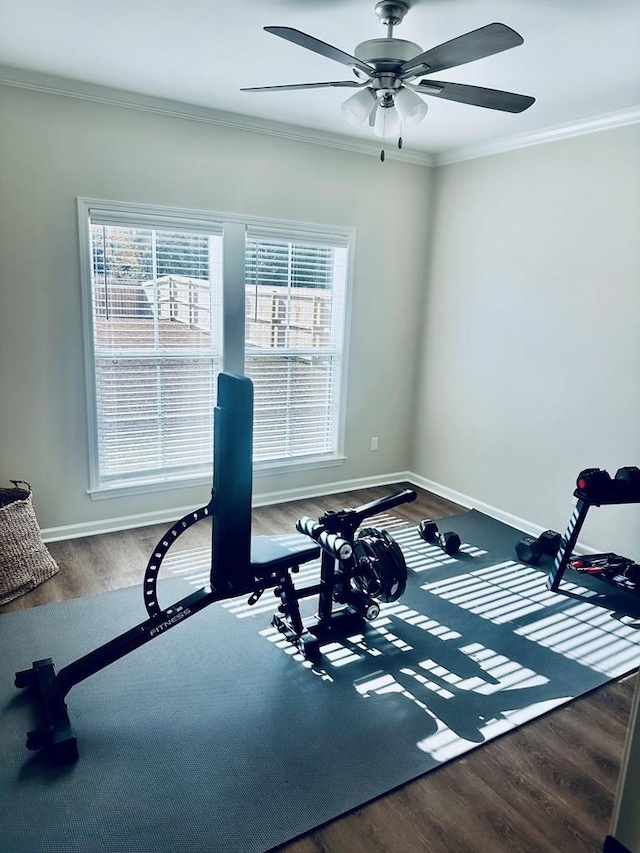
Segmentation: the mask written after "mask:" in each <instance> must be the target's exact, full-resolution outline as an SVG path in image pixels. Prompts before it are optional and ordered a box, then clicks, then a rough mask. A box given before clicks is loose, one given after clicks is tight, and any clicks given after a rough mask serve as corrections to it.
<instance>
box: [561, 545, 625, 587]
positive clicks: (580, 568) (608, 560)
mask: <svg viewBox="0 0 640 853" xmlns="http://www.w3.org/2000/svg"><path fill="white" fill-rule="evenodd" d="M569 568H571V569H574V570H575V571H576V572H582V573H584V574H587V575H591V576H592V577H597V578H600V579H601V580H604V581H607V583H610V584H611V585H612V586H615V587H618V588H619V589H625V590H629V591H631V592H640V565H638V563H636V562H635V561H634V560H632V559H631V558H630V557H622V556H621V555H620V554H614V553H612V552H608V553H606V554H587V555H584V556H581V557H576V558H575V559H572V560H570V561H569Z"/></svg>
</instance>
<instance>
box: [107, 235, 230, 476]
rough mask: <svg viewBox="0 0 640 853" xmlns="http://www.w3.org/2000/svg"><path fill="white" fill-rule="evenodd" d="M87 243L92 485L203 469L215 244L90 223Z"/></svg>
mask: <svg viewBox="0 0 640 853" xmlns="http://www.w3.org/2000/svg"><path fill="white" fill-rule="evenodd" d="M90 234H91V258H92V275H91V290H92V306H93V350H94V364H95V392H96V394H95V396H96V415H97V443H98V448H97V450H98V465H99V479H100V481H101V482H102V483H108V482H110V481H114V480H123V479H128V478H140V477H145V478H148V477H153V476H154V475H155V476H157V475H160V474H162V475H163V476H166V475H167V474H171V473H174V474H184V473H185V472H189V471H191V470H193V471H197V470H198V469H201V468H202V467H203V466H204V467H207V466H209V467H210V465H211V453H212V417H211V414H212V410H213V406H214V405H215V398H216V390H215V389H216V378H217V374H218V372H219V371H220V369H221V340H222V329H221V303H220V292H221V258H222V245H221V236H220V235H219V234H217V235H216V234H210V235H207V234H200V233H189V232H186V231H176V230H170V229H164V230H162V229H158V228H146V227H135V226H130V225H127V226H120V225H113V224H106V223H101V222H99V221H98V222H96V221H92V222H91V228H90Z"/></svg>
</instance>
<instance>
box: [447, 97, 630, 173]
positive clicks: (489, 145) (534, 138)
mask: <svg viewBox="0 0 640 853" xmlns="http://www.w3.org/2000/svg"><path fill="white" fill-rule="evenodd" d="M638 122H640V107H631V108H629V109H625V110H617V111H616V112H612V113H606V114H604V115H600V116H592V117H590V118H587V119H581V120H580V121H575V122H568V123H566V124H557V125H553V126H551V127H547V128H543V129H542V130H537V131H534V132H533V133H522V134H519V135H518V136H510V137H506V138H504V139H499V140H496V141H495V142H486V143H480V144H474V145H465V146H463V147H461V148H453V149H450V150H449V151H443V152H442V153H440V154H436V155H435V156H434V161H435V162H434V164H433V165H434V166H449V165H451V164H452V163H461V162H463V161H464V160H477V159H479V158H480V157H490V156H492V155H493V154H504V153H506V152H507V151H516V150H518V149H519V148H530V147H532V146H534V145H544V144H546V143H547V142H558V141H559V140H561V139H571V138H572V137H574V136H584V135H585V134H588V133H597V132H598V131H600V130H612V129H613V128H616V127H625V126H626V125H629V124H637V123H638Z"/></svg>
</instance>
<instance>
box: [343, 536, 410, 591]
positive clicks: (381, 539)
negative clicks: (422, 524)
mask: <svg viewBox="0 0 640 853" xmlns="http://www.w3.org/2000/svg"><path fill="white" fill-rule="evenodd" d="M353 554H354V563H355V570H354V572H353V575H352V577H353V582H354V584H355V585H356V588H357V589H359V590H360V591H361V592H364V593H366V594H367V595H370V596H372V598H376V599H378V600H379V601H384V602H391V601H397V600H398V599H399V598H400V596H401V595H402V593H403V592H404V591H405V589H406V586H407V565H406V563H405V561H404V557H403V555H402V551H401V550H400V546H399V545H398V543H397V542H396V541H395V540H394V539H393V538H392V537H391V536H390V535H389V534H388V533H387V532H386V530H378V529H377V528H375V527H364V528H363V529H362V530H361V531H360V532H359V533H358V535H357V537H356V539H355V540H354V543H353Z"/></svg>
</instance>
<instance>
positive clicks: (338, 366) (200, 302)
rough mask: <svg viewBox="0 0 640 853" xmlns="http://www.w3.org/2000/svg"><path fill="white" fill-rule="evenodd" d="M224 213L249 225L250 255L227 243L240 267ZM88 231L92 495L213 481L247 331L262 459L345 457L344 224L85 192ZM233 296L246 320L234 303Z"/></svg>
mask: <svg viewBox="0 0 640 853" xmlns="http://www.w3.org/2000/svg"><path fill="white" fill-rule="evenodd" d="M228 222H231V223H232V225H233V226H235V227H236V228H237V226H238V225H241V226H242V227H243V231H240V235H241V236H240V239H241V240H242V239H243V238H242V233H244V234H245V237H244V252H243V253H241V254H242V255H243V256H242V257H240V256H239V255H238V253H237V252H236V253H235V254H234V252H233V251H232V246H231V245H229V252H228V257H229V258H234V260H233V261H232V263H233V264H234V265H235V266H236V267H237V269H233V268H232V269H229V266H228V264H227V265H226V266H225V264H223V258H224V253H225V247H226V240H227V238H226V236H225V234H226V232H225V227H226V225H227V223H228ZM80 226H81V237H82V245H83V260H84V267H85V270H84V272H85V279H86V284H85V296H86V297H87V298H86V299H85V305H86V311H85V314H86V327H87V328H86V332H87V334H86V339H87V351H88V359H87V376H88V388H89V397H90V401H91V412H90V426H91V430H90V433H91V442H92V446H91V448H90V459H91V468H92V478H91V489H90V491H91V493H92V494H94V496H96V497H102V496H105V495H106V494H117V493H121V489H122V488H125V487H126V488H132V487H134V486H135V487H137V488H148V487H153V486H154V484H161V483H163V484H166V483H167V482H169V483H176V482H177V481H188V480H190V479H192V478H194V477H209V476H210V471H211V464H212V446H213V407H214V405H215V398H216V381H217V374H218V372H219V371H220V370H223V369H225V352H226V351H227V350H226V348H227V346H232V347H235V348H236V351H238V349H237V348H238V336H240V350H239V351H240V352H242V346H243V344H242V341H243V340H244V351H245V372H246V374H247V375H248V376H249V377H250V378H251V379H252V380H253V383H254V389H255V408H254V460H255V462H256V463H257V465H258V466H259V467H267V468H271V467H273V466H277V467H283V466H284V467H287V466H291V465H299V464H319V463H321V462H323V461H325V460H335V459H336V458H337V457H338V456H339V453H340V442H341V437H340V436H341V433H340V429H341V421H342V417H341V415H342V407H341V386H342V374H343V367H344V363H343V362H344V358H343V354H344V329H345V304H346V285H347V271H348V255H349V234H348V232H343V233H338V234H333V233H328V232H327V231H325V230H324V229H318V230H317V231H315V230H314V231H310V230H309V229H302V228H296V227H295V226H291V225H289V224H283V225H279V224H277V223H269V225H268V227H265V224H264V223H259V224H256V223H254V222H252V221H249V220H246V221H244V220H243V221H241V220H239V219H238V218H234V219H232V218H231V217H215V216H211V217H207V216H202V215H201V214H197V215H196V214H191V213H190V212H185V211H166V210H157V209H149V208H141V207H138V206H132V205H126V204H112V203H108V204H107V203H99V202H91V201H88V200H80ZM236 233H237V231H236ZM225 276H227V277H228V280H229V281H231V282H232V284H231V285H230V286H231V287H232V288H233V287H235V288H236V291H235V293H232V294H231V295H230V293H229V285H228V284H226V283H225V280H224V278H225ZM233 282H235V284H233ZM238 298H240V299H241V300H242V302H243V303H244V328H242V325H243V324H242V322H241V320H240V321H239V320H238V316H237V313H234V310H231V309H229V310H227V307H226V306H227V302H229V303H231V302H234V303H236V307H237V301H238ZM242 336H244V337H242ZM235 369H237V368H235Z"/></svg>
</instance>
